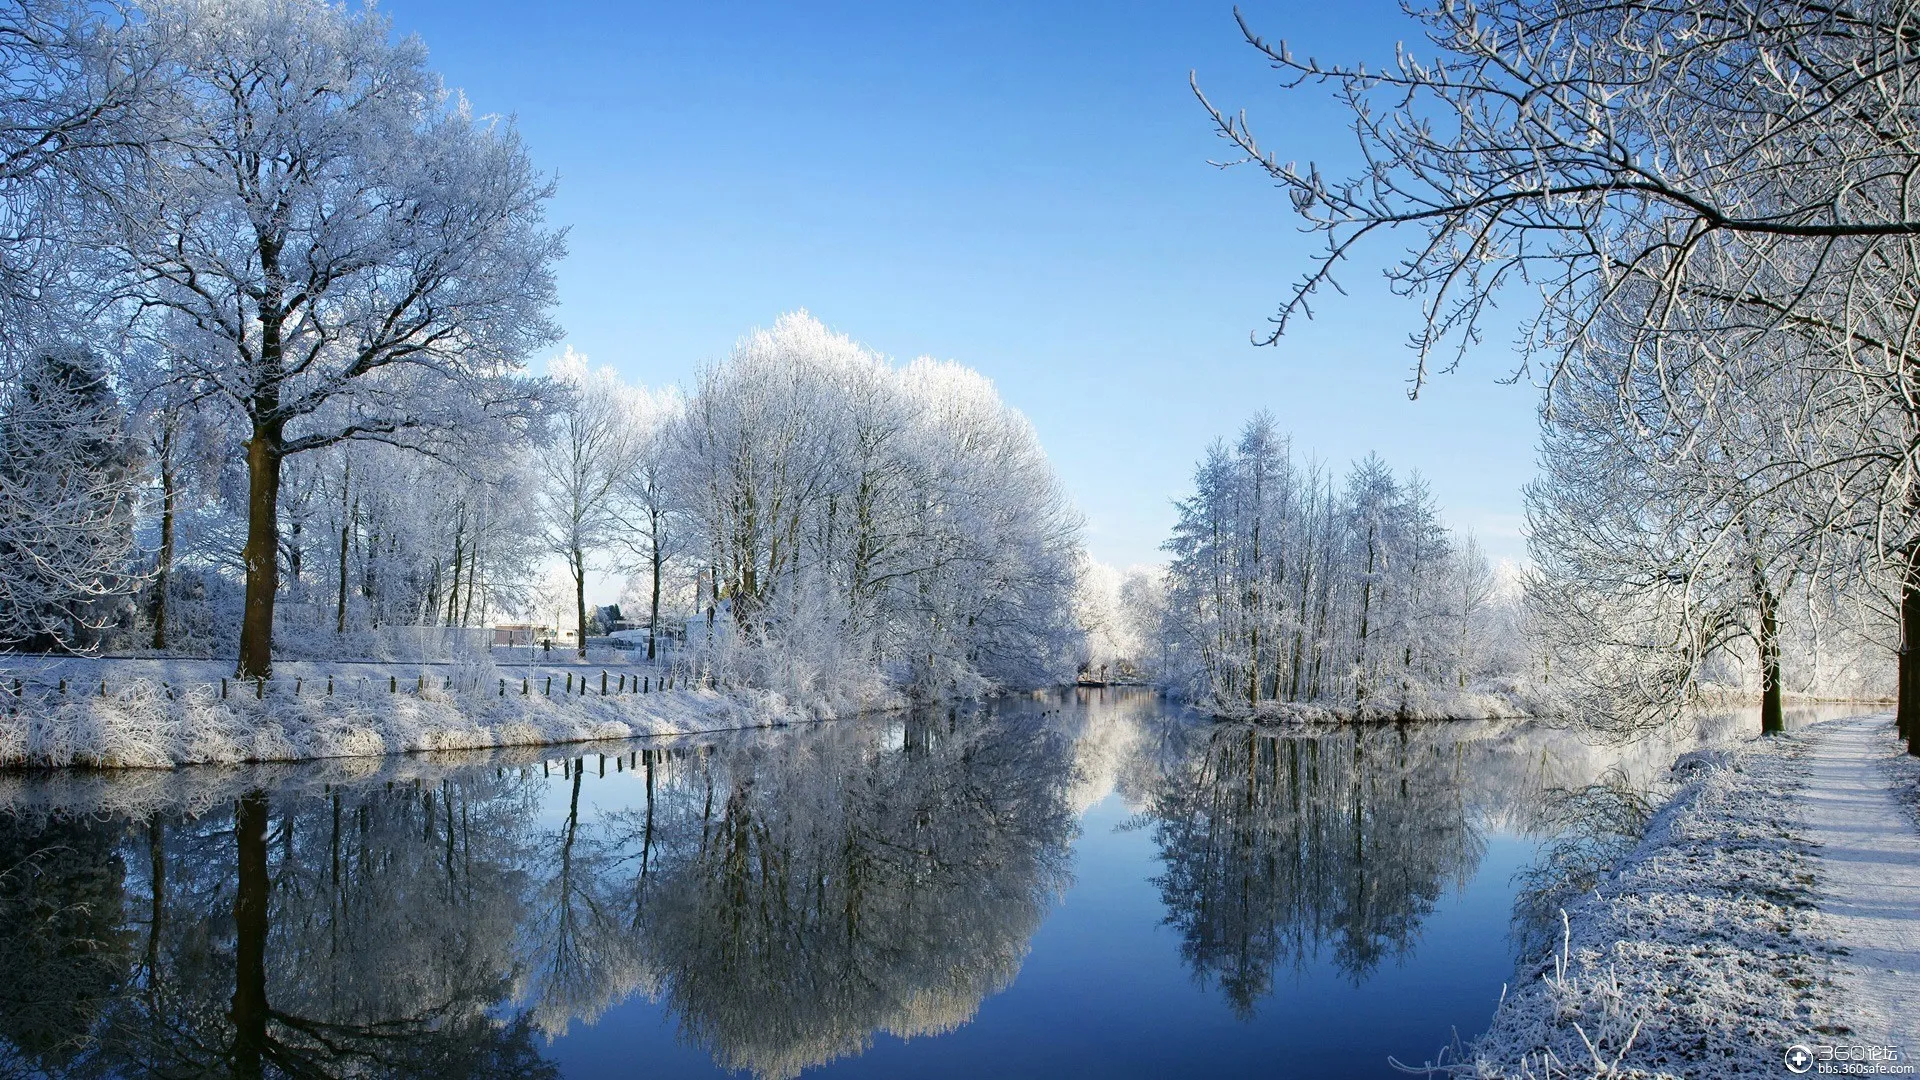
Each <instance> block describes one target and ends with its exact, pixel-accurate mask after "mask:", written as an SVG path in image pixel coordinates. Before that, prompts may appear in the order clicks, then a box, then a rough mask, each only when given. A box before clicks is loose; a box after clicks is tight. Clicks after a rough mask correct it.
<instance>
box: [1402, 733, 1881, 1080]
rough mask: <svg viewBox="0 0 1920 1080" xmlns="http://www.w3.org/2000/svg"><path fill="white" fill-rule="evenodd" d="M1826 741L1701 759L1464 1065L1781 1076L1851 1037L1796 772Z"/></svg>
mask: <svg viewBox="0 0 1920 1080" xmlns="http://www.w3.org/2000/svg"><path fill="white" fill-rule="evenodd" d="M1810 737H1811V736H1808V735H1806V734H1804V733H1796V734H1793V735H1787V736H1778V737H1774V738H1769V739H1763V740H1755V741H1754V742H1751V743H1748V744H1746V745H1744V746H1742V747H1740V748H1738V749H1734V750H1730V751H1695V752H1693V753H1690V754H1686V755H1682V756H1681V757H1680V758H1679V759H1678V760H1677V761H1676V762H1675V764H1674V766H1673V774H1674V777H1675V780H1676V782H1677V783H1678V784H1679V785H1680V786H1679V787H1678V789H1677V790H1676V791H1675V792H1674V793H1673V795H1672V796H1671V797H1670V798H1669V799H1668V800H1667V801H1666V803H1665V804H1664V805H1663V806H1662V807H1661V808H1660V809H1659V810H1658V811H1657V812H1656V813H1655V814H1654V815H1653V817H1652V819H1651V820H1650V821H1649V823H1648V827H1647V829H1646V832H1645V833H1644V835H1643V836H1642V839H1641V840H1640V842H1639V844H1638V845H1636V846H1635V847H1634V849H1633V850H1632V851H1631V852H1630V853H1629V854H1628V855H1627V856H1626V857H1625V858H1623V859H1622V860H1621V861H1620V863H1619V865H1618V866H1617V867H1615V868H1614V869H1613V870H1612V871H1611V872H1610V873H1609V874H1608V875H1607V876H1606V877H1605V878H1604V879H1603V880H1602V881H1601V883H1600V884H1599V885H1598V886H1597V887H1595V888H1594V890H1593V891H1592V892H1590V893H1588V894H1587V895H1585V896H1583V897H1582V898H1581V899H1579V900H1578V901H1577V902H1575V903H1573V904H1571V905H1569V906H1568V907H1566V908H1565V909H1564V910H1563V913H1562V918H1563V923H1562V928H1561V930H1562V932H1561V935H1560V940H1559V942H1558V943H1557V948H1555V949H1553V950H1552V951H1551V952H1550V953H1549V954H1548V955H1545V956H1538V957H1534V958H1532V959H1531V960H1530V961H1526V962H1523V964H1522V966H1521V967H1520V968H1519V969H1518V970H1517V971H1516V974H1515V981H1514V982H1513V983H1512V984H1510V985H1509V986H1508V988H1507V989H1506V990H1505V991H1503V994H1502V998H1501V1002H1500V1004H1499V1006H1498V1007H1497V1009H1496V1010H1495V1013H1494V1017H1493V1020H1492V1023H1491V1024H1490V1025H1489V1027H1488V1030H1487V1031H1486V1032H1485V1033H1484V1034H1482V1035H1481V1036H1480V1037H1479V1038H1478V1039H1476V1040H1475V1041H1474V1042H1473V1044H1472V1047H1471V1049H1470V1050H1469V1051H1468V1052H1467V1054H1465V1055H1464V1058H1465V1060H1464V1061H1462V1062H1461V1063H1460V1064H1455V1065H1451V1066H1446V1067H1443V1068H1442V1069H1440V1070H1438V1071H1440V1072H1443V1073H1447V1074H1451V1075H1454V1076H1470V1077H1476V1078H1483V1080H1520V1078H1527V1080H1546V1078H1550V1077H1572V1076H1593V1075H1606V1076H1622V1077H1628V1076H1631V1077H1659V1078H1667V1077H1682V1076H1684V1077H1689V1078H1695V1080H1712V1078H1720V1077H1725V1078H1729V1080H1732V1078H1736V1077H1745V1076H1757V1075H1773V1074H1774V1073H1776V1072H1778V1071H1779V1069H1780V1061H1781V1060H1782V1059H1781V1054H1782V1053H1783V1052H1784V1051H1785V1049H1786V1047H1788V1046H1790V1045H1792V1044H1794V1043H1796V1042H1800V1041H1803V1040H1804V1039H1805V1038H1806V1037H1807V1036H1808V1035H1809V1034H1811V1033H1816V1032H1823V1031H1839V1030H1844V1029H1843V1028H1842V1027H1841V1021H1840V1020H1839V1015H1840V1014H1839V1001H1838V997H1839V995H1838V991H1837V989H1836V986H1835V970H1834V965H1833V962H1832V960H1831V958H1830V957H1829V956H1828V955H1827V954H1826V953H1825V951H1824V946H1823V945H1822V944H1821V942H1822V941H1823V940H1824V938H1823V934H1822V933H1821V930H1820V913H1819V911H1818V908H1817V907H1816V900H1815V897H1816V893H1815V889H1816V885H1817V882H1816V876H1815V872H1814V869H1815V866H1816V860H1817V855H1816V854H1815V852H1814V849H1813V848H1812V847H1811V845H1810V844H1809V843H1808V842H1807V840H1806V839H1805V837H1804V835H1803V833H1802V826H1801V825H1800V823H1799V815H1798V814H1797V813H1796V805H1795V793H1796V792H1797V791H1798V790H1799V788H1800V786H1801V784H1802V782H1803V781H1802V780H1801V778H1800V777H1799V775H1798V773H1799V770H1798V768H1797V767H1796V763H1797V762H1798V761H1799V759H1800V758H1802V757H1803V756H1804V755H1805V753H1806V750H1807V746H1808V742H1807V740H1808V739H1809V738H1810Z"/></svg>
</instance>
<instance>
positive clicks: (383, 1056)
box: [0, 713, 1073, 1078]
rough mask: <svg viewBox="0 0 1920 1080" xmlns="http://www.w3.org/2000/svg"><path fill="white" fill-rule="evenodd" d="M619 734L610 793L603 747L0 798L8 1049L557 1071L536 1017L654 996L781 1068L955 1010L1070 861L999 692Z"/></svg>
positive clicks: (19, 1060) (194, 1060)
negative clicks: (458, 762) (110, 811)
mask: <svg viewBox="0 0 1920 1080" xmlns="http://www.w3.org/2000/svg"><path fill="white" fill-rule="evenodd" d="M616 752H617V753H620V754H623V755H624V754H625V753H627V752H628V749H627V748H624V747H622V748H619V750H618V751H616ZM615 760H616V762H617V764H616V767H615V773H616V775H617V774H618V773H620V772H623V771H624V769H623V766H624V764H625V763H626V762H627V761H631V763H632V764H633V766H634V770H635V772H636V773H637V774H639V775H637V776H635V777H633V778H631V780H630V781H623V782H635V783H638V784H639V785H641V786H640V788H639V790H638V791H635V790H634V789H632V788H627V789H622V790H620V791H619V792H618V795H619V798H620V800H621V803H622V805H624V806H626V807H628V808H627V809H620V810H615V811H612V812H601V811H598V810H596V809H595V807H594V804H593V794H594V786H595V785H598V784H600V783H601V779H600V775H599V773H600V770H601V769H604V767H605V766H604V764H601V762H602V761H604V759H601V758H599V755H597V754H596V755H594V756H593V757H590V758H589V757H581V758H576V759H571V760H568V761H566V762H564V763H560V769H559V770H557V771H559V772H560V773H561V774H562V776H561V777H556V778H555V779H559V780H561V783H560V784H558V785H557V786H556V787H554V788H553V789H551V790H549V789H548V787H547V781H546V780H544V779H543V778H542V775H543V773H544V772H545V771H546V770H545V768H544V767H543V766H540V765H535V766H533V767H532V768H531V769H526V768H518V767H516V768H512V769H507V768H495V767H485V768H460V769H449V770H444V774H443V775H440V776H437V777H420V776H415V777H410V778H406V779H402V780H400V781H399V782H392V781H387V782H381V781H375V782H371V783H349V784H340V785H335V786H330V787H328V788H326V789H324V790H321V791H313V790H311V789H308V790H282V791H275V790H271V789H270V788H269V787H268V786H266V785H262V786H260V787H256V788H253V789H246V790H242V791H240V792H239V793H238V794H237V796H235V797H233V798H231V799H230V800H226V801H223V802H221V803H220V804H219V805H218V806H217V807H216V808H215V809H212V810H210V811H208V812H205V813H200V814H197V815H196V814H192V813H187V812H184V811H183V810H181V809H172V808H163V809H161V810H158V811H156V812H154V813H152V814H151V815H147V816H145V817H128V816H124V815H122V816H119V817H112V818H108V817H104V816H98V815H84V814H83V815H80V816H60V815H53V814H47V813H39V814H24V815H20V814H16V815H12V816H9V815H7V814H6V813H4V812H0V970H3V971H5V972H6V973H7V978H6V979H5V980H4V989H0V1075H55V1076H62V1077H69V1076H70V1077H87V1076H106V1075H121V1076H151V1077H176V1076H179V1077H186V1076H208V1075H226V1076H234V1077H255V1076H296V1077H304V1076H340V1075H378V1076H398V1077H405V1076H420V1077H425V1076H433V1077H436V1078H457V1077H496V1076H497V1077H508V1076H512V1077H526V1076H531V1077H538V1076H543V1075H544V1076H553V1075H557V1071H556V1069H555V1068H554V1066H553V1065H551V1064H550V1063H546V1062H543V1061H541V1059H540V1052H539V1049H538V1042H539V1041H540V1039H541V1037H542V1036H552V1035H557V1034H560V1033H563V1032H564V1031H565V1030H566V1029H567V1027H568V1025H569V1024H570V1023H571V1022H573V1021H575V1020H582V1021H589V1022H590V1021H591V1020H593V1019H594V1018H596V1017H598V1016H599V1015H600V1013H601V1012H602V1011H604V1010H605V1009H606V1008H607V1007H608V1006H610V1005H612V1004H614V1003H617V1002H619V1001H621V1000H622V999H624V998H626V997H628V996H630V995H633V994H635V993H640V994H645V995H647V996H649V997H656V998H659V999H660V1000H662V1001H664V1003H665V1004H666V1006H667V1007H668V1008H669V1009H670V1010H671V1011H672V1012H674V1013H675V1014H676V1015H677V1016H678V1018H679V1023H680V1028H681V1031H682V1033H683V1037H685V1038H687V1039H688V1040H690V1041H692V1042H695V1043H697V1044H698V1045H700V1046H702V1047H704V1048H705V1049H706V1050H708V1051H709V1052H710V1053H711V1054H712V1055H713V1057H714V1059H715V1061H716V1062H717V1063H719V1064H721V1065H723V1066H725V1067H728V1068H734V1069H750V1070H752V1071H754V1072H756V1073H759V1074H761V1075H767V1076H788V1075H793V1074H794V1073H797V1072H798V1071H800V1070H801V1069H802V1068H805V1067H806V1066H808V1065H811V1064H815V1063H818V1062H823V1061H826V1060H830V1059H832V1058H834V1057H837V1056H841V1055H845V1054H850V1053H857V1052H859V1051H860V1050H861V1049H862V1048H864V1047H865V1046H866V1045H868V1044H869V1042H870V1040H871V1039H872V1037H873V1034H874V1033H875V1032H877V1031H889V1032H893V1033H895V1034H898V1035H901V1036H911V1035H916V1034H922V1033H930V1032H938V1031H944V1030H947V1029H949V1028H952V1027H954V1026H957V1025H959V1024H962V1023H965V1022H966V1021H967V1020H968V1019H969V1018H970V1017H971V1016H972V1015H973V1013H974V1011H975V1010H976V1009H977V1008H978V1006H979V1003H980V1001H981V1000H982V999H983V998H984V997H986V996H987V995H989V994H991V993H994V992H996V991H997V990H999V989H1001V988H1003V987H1004V986H1006V985H1007V984H1008V983H1009V982H1010V981H1011V980H1012V978H1013V977H1014V975H1015V974H1016V973H1017V971H1018V968H1019V965H1020V962H1021V960H1022V958H1023V956H1024V955H1025V951H1026V948H1027V942H1028V941H1029V940H1030V938H1031V937H1032V935H1033V932H1034V931H1035V929H1037V927H1038V926H1039V923H1040V921H1041V919H1042V918H1043V917H1044V915H1045V913H1046V911H1047V910H1048V908H1049V906H1050V904H1051V902H1052V900H1053V899H1054V897H1055V896H1057V894H1058V893H1059V892H1060V890H1062V889H1063V888H1064V887H1065V885H1066V883H1067V880H1068V875H1067V863H1068V851H1069V844H1070V841H1071V839H1072V835H1073V816H1072V814H1071V812H1070V810H1069V808H1068V805H1067V802H1066V799H1065V797H1064V791H1065V785H1066V783H1067V781H1068V779H1069V778H1070V775H1071V773H1072V769H1071V767H1070V765H1069V763H1068V745H1067V742H1066V740H1064V739H1062V738H1060V737H1058V736H1054V735H1049V734H1046V733H1044V732H1041V731H1038V730H1035V729H1031V728H1028V729H1021V730H1013V729H1011V728H1009V727H1008V726H1007V724H1006V723H1004V722H1001V721H998V720H995V719H993V718H991V717H990V716H987V715H984V714H982V715H975V716H970V717H966V718H961V717H958V716H955V715H954V714H951V713H945V714H938V715H927V716H915V717H913V718H911V719H909V720H907V721H905V722H903V723H898V724H894V725H879V724H841V725H825V726H821V727H819V728H813V729H808V730H805V731H799V732H793V733H791V735H790V736H789V737H785V738H780V739H777V740H768V739H746V740H741V741H736V742H732V743H728V744H724V745H717V746H716V745H709V746H684V747H678V748H672V749H666V748H662V749H652V750H645V751H641V750H632V751H631V757H630V758H628V757H624V756H622V757H617V758H616V759H615ZM589 762H593V763H594V765H595V766H596V767H594V768H593V769H592V771H591V774H590V768H589ZM218 778H219V777H218V776H217V775H216V779H218ZM178 782H179V784H180V785H182V789H181V790H180V791H178V792H177V793H176V797H175V798H173V799H172V800H171V802H172V805H173V807H194V806H197V805H204V804H205V803H206V802H207V801H209V800H208V799H207V797H206V795H205V793H204V792H201V791H196V790H193V785H194V784H195V783H196V782H198V781H197V780H196V778H195V777H194V776H193V775H192V774H182V775H181V777H180V778H179V781H178ZM210 782H211V781H210ZM583 787H585V788H587V791H586V793H585V796H584V797H583ZM543 795H546V796H547V797H548V798H551V797H552V796H555V795H557V796H559V798H560V800H561V806H562V807H563V812H561V813H560V814H558V815H557V817H558V820H557V821H555V820H553V819H554V817H555V816H556V815H554V814H553V813H551V812H548V813H546V814H545V815H544V816H543V813H542V797H543Z"/></svg>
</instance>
